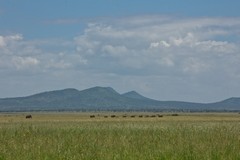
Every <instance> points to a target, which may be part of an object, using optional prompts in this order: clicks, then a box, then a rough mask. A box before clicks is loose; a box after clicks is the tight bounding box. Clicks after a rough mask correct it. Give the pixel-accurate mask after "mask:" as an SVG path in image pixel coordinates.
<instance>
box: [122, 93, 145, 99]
mask: <svg viewBox="0 0 240 160" xmlns="http://www.w3.org/2000/svg"><path fill="white" fill-rule="evenodd" d="M122 95H123V96H124V97H128V98H134V99H142V100H147V99H148V98H146V97H144V96H142V95H141V94H139V93H137V92H136V91H130V92H127V93H124V94H122Z"/></svg>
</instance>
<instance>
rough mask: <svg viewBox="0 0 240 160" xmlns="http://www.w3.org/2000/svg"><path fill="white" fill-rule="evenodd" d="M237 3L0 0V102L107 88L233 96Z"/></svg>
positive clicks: (239, 62) (239, 43)
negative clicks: (64, 91)
mask: <svg viewBox="0 0 240 160" xmlns="http://www.w3.org/2000/svg"><path fill="white" fill-rule="evenodd" d="M239 8H240V1H239V0H217V1H216V0H184V1H179V0H131V1H129V0H68V1H67V0H58V1H49V0H41V1H37V0H22V1H19V0H0V97H1V98H5V97H19V96H28V95H31V94H35V93H39V92H43V91H50V90H59V89H64V88H76V89H78V90H83V89H87V88H90V87H94V86H103V87H112V88H114V89H115V90H116V91H118V92H119V93H124V92H128V91H131V90H135V91H137V92H138V93H140V94H142V95H144V96H146V97H149V98H153V99H157V100H180V101H191V102H204V103H208V102H215V101H220V100H224V99H226V98H229V97H240V10H239Z"/></svg>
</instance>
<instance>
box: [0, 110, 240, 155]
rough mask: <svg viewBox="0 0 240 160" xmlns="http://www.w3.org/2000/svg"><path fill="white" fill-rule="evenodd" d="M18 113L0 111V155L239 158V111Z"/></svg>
mask: <svg viewBox="0 0 240 160" xmlns="http://www.w3.org/2000/svg"><path fill="white" fill-rule="evenodd" d="M22 117H23V116H21V115H13V116H12V115H10V116H9V115H7V116H6V115H4V116H3V115H0V160H5V159H6V160H11V159H14V160H15V159H18V160H32V159H34V160H38V159H39V160H40V159H41V160H48V159H49V160H53V159H56V160H61V159H62V160H67V159H69V160H74V159H76V160H84V159H86V160H90V159H102V160H113V159H119V160H125V159H126V160H127V159H136V160H139V159H146V160H151V159H160V160H161V159H162V160H164V159H175V160H181V159H182V160H185V159H186V160H191V159H196V160H199V159H204V160H206V159H209V160H210V159H211V160H221V159H222V160H235V159H236V160H238V159H240V152H239V151H240V123H239V122H240V115H224V114H223V115H207V116H203V115H180V116H177V117H173V116H164V117H162V118H157V117H156V118H125V119H123V118H107V119H106V118H102V117H96V118H88V116H86V115H77V114H67V115H58V114H55V115H51V114H47V115H35V116H33V119H30V120H26V119H24V118H22ZM34 117H37V118H36V119H34ZM41 117H48V119H46V118H42V119H41ZM71 117H73V118H71ZM77 117H78V118H77ZM79 117H80V118H79ZM21 118H22V119H21ZM6 119H7V120H6Z"/></svg>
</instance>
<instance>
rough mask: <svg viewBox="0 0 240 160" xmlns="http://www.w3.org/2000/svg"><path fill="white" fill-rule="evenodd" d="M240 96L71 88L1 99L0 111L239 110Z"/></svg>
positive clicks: (109, 88) (108, 88)
mask: <svg viewBox="0 0 240 160" xmlns="http://www.w3.org/2000/svg"><path fill="white" fill-rule="evenodd" d="M239 110H240V98H237V97H233V98H229V99H226V100H223V101H220V102H215V103H192V102H183V101H159V100H154V99H150V98H147V97H144V96H142V95H140V94H139V93H137V92H135V91H130V92H127V93H124V94H119V93H118V92H116V91H115V90H114V89H113V88H111V87H93V88H89V89H85V90H82V91H79V90H76V89H73V88H68V89H63V90H56V91H49V92H43V93H39V94H35V95H31V96H26V97H16V98H0V112H12V111H14V112H18V111H239Z"/></svg>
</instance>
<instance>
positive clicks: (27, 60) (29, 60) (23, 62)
mask: <svg viewBox="0 0 240 160" xmlns="http://www.w3.org/2000/svg"><path fill="white" fill-rule="evenodd" d="M12 63H13V65H14V66H15V67H16V68H17V69H24V68H29V67H33V66H36V65H38V64H39V63H40V62H39V60H38V59H36V58H33V57H13V58H12Z"/></svg>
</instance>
